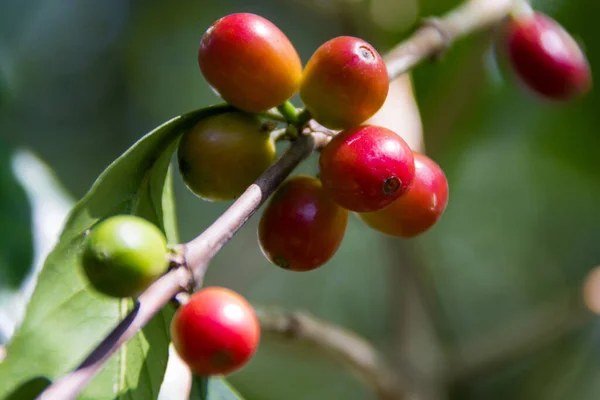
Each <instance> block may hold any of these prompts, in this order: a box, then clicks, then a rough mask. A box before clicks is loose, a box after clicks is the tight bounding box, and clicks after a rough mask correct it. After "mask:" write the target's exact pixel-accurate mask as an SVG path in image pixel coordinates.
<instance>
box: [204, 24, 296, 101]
mask: <svg viewBox="0 0 600 400" xmlns="http://www.w3.org/2000/svg"><path fill="white" fill-rule="evenodd" d="M198 65H199V66H200V70H201V71H202V74H204V77H205V78H206V81H207V82H208V83H209V84H210V85H211V86H212V87H213V88H214V89H215V90H216V91H217V92H218V93H219V94H220V96H221V97H222V98H223V99H224V100H225V101H227V102H229V103H230V104H232V105H233V106H234V107H237V108H239V109H240V110H243V111H248V112H262V111H266V110H268V109H270V108H273V107H276V106H278V105H280V104H281V103H283V102H284V101H286V100H287V99H289V98H290V97H292V96H293V95H294V93H295V92H296V91H297V90H298V86H299V84H300V79H301V77H302V63H301V62H300V57H299V56H298V53H297V52H296V49H295V48H294V46H293V45H292V43H291V42H290V41H289V39H288V38H287V37H286V36H285V34H284V33H283V32H281V30H279V28H277V26H275V25H274V24H273V23H272V22H270V21H269V20H267V19H265V18H263V17H260V16H258V15H255V14H248V13H239V14H231V15H228V16H226V17H223V18H221V19H219V20H218V21H216V22H215V23H214V24H212V26H211V27H210V28H208V30H207V31H206V33H205V34H204V36H203V37H202V41H201V42H200V49H199V50H198Z"/></svg>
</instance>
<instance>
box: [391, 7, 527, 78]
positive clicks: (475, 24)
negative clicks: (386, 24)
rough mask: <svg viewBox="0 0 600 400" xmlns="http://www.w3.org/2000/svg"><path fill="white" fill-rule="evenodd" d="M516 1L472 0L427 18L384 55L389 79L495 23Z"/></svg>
mask: <svg viewBox="0 0 600 400" xmlns="http://www.w3.org/2000/svg"><path fill="white" fill-rule="evenodd" d="M515 1H518V0H471V1H467V2H465V3H464V4H462V5H460V6H458V7H457V8H455V9H454V10H452V11H450V12H449V13H447V14H446V15H444V16H443V17H441V18H429V19H426V20H425V23H424V24H423V26H422V27H421V28H419V29H418V30H417V31H416V32H415V33H414V34H413V35H412V36H411V37H410V38H409V39H408V40H406V41H405V42H402V43H400V44H398V45H397V46H396V47H394V48H393V49H392V50H391V51H390V52H388V53H387V54H386V55H385V56H384V60H385V62H386V65H387V69H388V75H389V77H390V80H393V79H394V78H396V77H398V76H399V75H402V74H403V73H405V72H408V71H410V70H411V69H413V68H414V67H415V66H417V65H418V64H420V63H421V62H422V61H425V60H428V59H431V58H434V57H437V56H439V55H440V54H442V53H443V52H444V51H446V50H447V49H448V48H449V47H450V46H451V45H452V44H453V43H454V41H456V40H457V39H460V38H461V37H463V36H465V35H467V34H470V33H472V32H475V31H478V30H480V29H483V28H485V27H489V26H491V25H494V24H497V23H498V22H499V21H501V20H502V19H504V18H505V17H506V16H507V15H508V13H509V11H510V10H511V7H512V6H513V5H514V4H515Z"/></svg>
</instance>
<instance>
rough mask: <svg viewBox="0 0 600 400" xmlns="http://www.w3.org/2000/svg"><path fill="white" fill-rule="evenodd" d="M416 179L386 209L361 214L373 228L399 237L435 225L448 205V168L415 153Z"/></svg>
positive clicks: (419, 231) (411, 235)
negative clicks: (444, 169) (445, 170)
mask: <svg viewBox="0 0 600 400" xmlns="http://www.w3.org/2000/svg"><path fill="white" fill-rule="evenodd" d="M414 158H415V179H414V181H413V184H412V186H411V188H410V189H409V190H408V192H406V194H405V195H404V196H402V197H401V198H399V199H398V200H396V201H395V202H393V203H392V204H391V205H389V206H387V207H386V208H384V209H383V210H379V211H375V212H370V213H361V214H360V217H361V219H362V220H363V221H365V222H366V223H367V225H369V226H370V227H371V228H373V229H376V230H378V231H380V232H383V233H385V234H387V235H392V236H398V237H405V238H406V237H413V236H417V235H419V234H421V233H423V232H425V231H426V230H428V229H429V228H431V227H432V226H433V225H434V224H435V223H436V222H437V221H438V220H439V219H440V217H441V216H442V214H443V213H444V210H445V209H446V205H447V204H448V181H447V180H446V176H445V175H444V171H442V169H441V168H440V166H439V165H437V164H436V163H435V162H434V161H433V160H432V159H430V158H429V157H427V156H426V155H424V154H420V153H416V152H415V153H414Z"/></svg>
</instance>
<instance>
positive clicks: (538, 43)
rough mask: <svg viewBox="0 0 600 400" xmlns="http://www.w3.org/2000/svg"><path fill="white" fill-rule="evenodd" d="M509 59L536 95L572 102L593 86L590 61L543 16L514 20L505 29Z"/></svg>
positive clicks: (548, 18) (523, 17) (538, 14)
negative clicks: (570, 100)
mask: <svg viewBox="0 0 600 400" xmlns="http://www.w3.org/2000/svg"><path fill="white" fill-rule="evenodd" d="M506 42H507V46H508V57H509V60H510V62H511V64H512V67H513V69H514V70H515V72H516V74H517V76H518V77H519V78H520V80H521V81H522V82H523V83H524V84H525V85H526V86H527V87H529V88H530V89H531V90H533V91H534V92H536V93H537V94H539V95H541V96H543V97H546V98H549V99H554V100H569V99H572V98H574V97H577V96H580V95H582V94H584V93H585V92H587V91H588V90H589V88H590V87H591V72H590V67H589V65H588V61H587V59H586V57H585V55H584V53H583V51H582V50H581V48H580V47H579V45H578V44H577V42H575V40H574V39H573V37H571V35H570V34H569V33H568V32H567V31H566V30H564V29H563V27H562V26H561V25H560V24H559V23H558V22H556V21H555V20H553V19H552V18H550V17H548V16H546V15H544V14H541V13H534V14H533V15H527V16H519V17H513V18H512V19H511V20H510V22H509V24H508V27H507V30H506Z"/></svg>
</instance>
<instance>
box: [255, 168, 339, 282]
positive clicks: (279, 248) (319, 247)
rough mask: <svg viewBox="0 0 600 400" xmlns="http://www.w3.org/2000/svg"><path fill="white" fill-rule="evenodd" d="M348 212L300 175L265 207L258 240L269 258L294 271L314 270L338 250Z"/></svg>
mask: <svg viewBox="0 0 600 400" xmlns="http://www.w3.org/2000/svg"><path fill="white" fill-rule="evenodd" d="M347 223H348V211H346V210H344V209H343V208H341V207H340V206H338V205H337V204H336V203H335V202H334V201H333V200H331V199H330V198H329V197H328V196H327V194H326V193H325V192H324V191H323V187H322V186H321V182H319V180H318V179H317V178H313V177H311V176H304V175H298V176H295V177H293V178H290V179H288V180H287V181H285V182H284V183H283V184H282V185H281V187H280V188H279V189H278V190H277V192H276V193H275V194H274V195H273V198H272V199H271V201H270V202H269V204H268V205H267V207H266V208H265V211H264V213H263V215H262V217H261V219H260V224H259V226H258V240H259V243H260V246H261V249H262V251H263V253H264V254H265V256H266V257H267V258H268V259H269V260H270V261H271V262H272V263H273V264H275V265H277V266H279V267H281V268H284V269H287V270H290V271H310V270H313V269H315V268H318V267H320V266H322V265H323V264H325V263H326V262H327V261H329V259H331V257H333V255H334V254H335V252H336V251H337V249H338V247H339V246H340V243H341V242H342V239H343V237H344V233H345V232H346V224H347Z"/></svg>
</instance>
